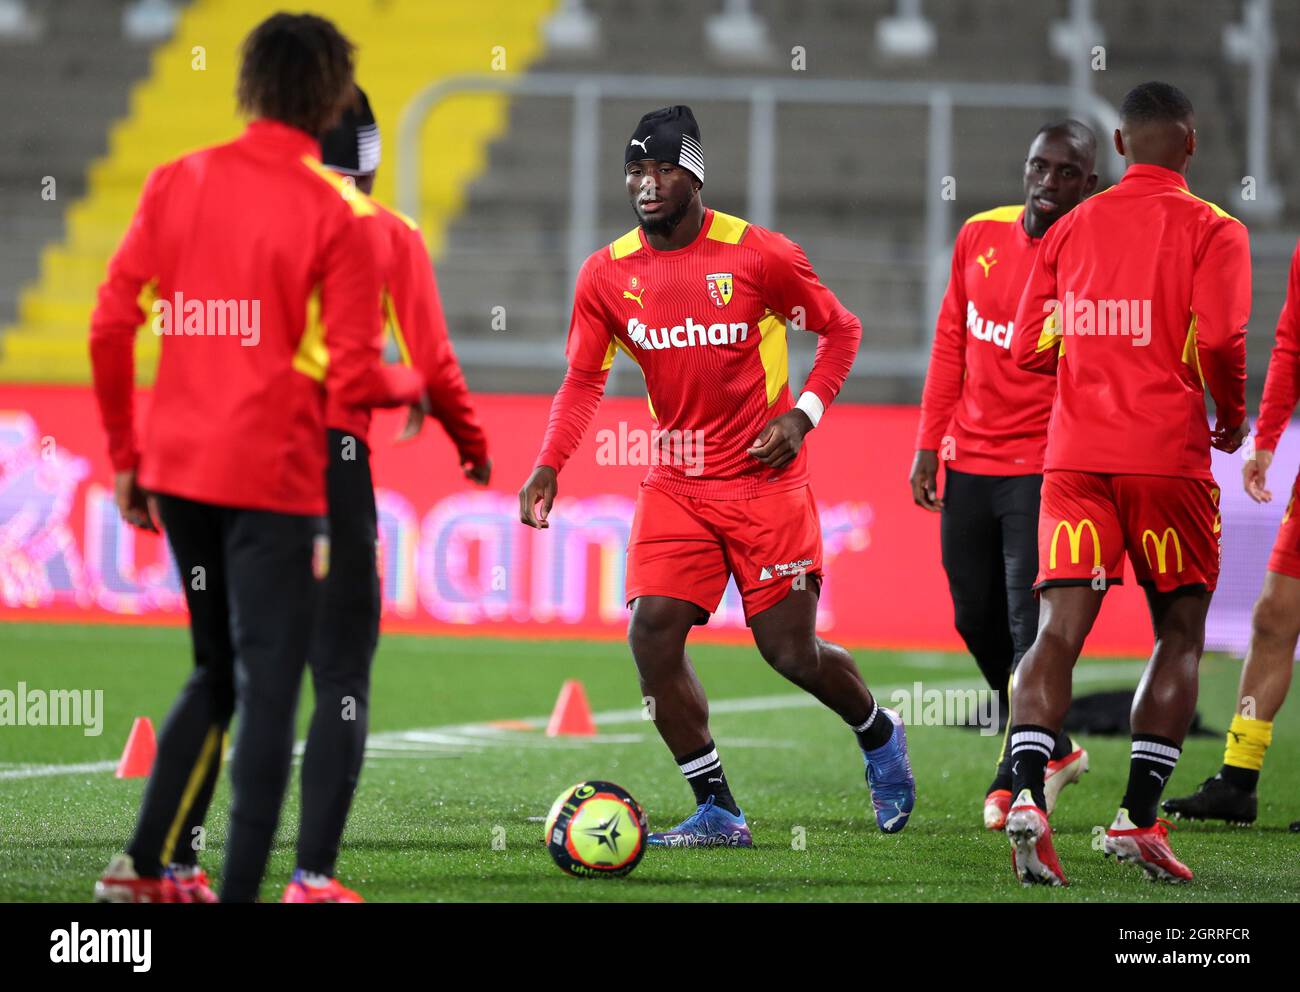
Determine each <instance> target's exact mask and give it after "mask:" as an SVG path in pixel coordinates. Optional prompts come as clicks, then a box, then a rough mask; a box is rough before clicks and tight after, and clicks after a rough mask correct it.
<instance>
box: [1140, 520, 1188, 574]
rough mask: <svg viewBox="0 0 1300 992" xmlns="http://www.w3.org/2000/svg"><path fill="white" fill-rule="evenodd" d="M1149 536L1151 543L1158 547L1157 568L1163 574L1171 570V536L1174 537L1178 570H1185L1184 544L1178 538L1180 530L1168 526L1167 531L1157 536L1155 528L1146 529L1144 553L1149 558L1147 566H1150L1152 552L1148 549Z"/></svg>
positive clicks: (1143, 536)
mask: <svg viewBox="0 0 1300 992" xmlns="http://www.w3.org/2000/svg"><path fill="white" fill-rule="evenodd" d="M1148 537H1149V538H1151V544H1152V545H1153V546H1154V547H1155V549H1156V564H1155V568H1156V571H1157V572H1159V573H1160V574H1161V575H1164V574H1165V572H1167V571H1168V570H1169V557H1168V555H1169V539H1170V538H1171V537H1172V538H1173V539H1174V553H1175V555H1176V557H1175V559H1174V560H1175V561H1176V562H1177V563H1178V571H1179V572H1181V571H1182V570H1183V545H1182V542H1180V541H1179V540H1178V532H1177V531H1176V530H1174V529H1173V528H1172V527H1166V528H1165V532H1164V533H1163V534H1161V535H1160V536H1159V537H1156V532H1155V531H1153V530H1144V531H1143V532H1142V555H1143V556H1144V557H1145V558H1146V560H1147V568H1150V567H1151V552H1150V551H1149V550H1147V538H1148Z"/></svg>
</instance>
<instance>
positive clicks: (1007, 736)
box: [998, 672, 1016, 765]
mask: <svg viewBox="0 0 1300 992" xmlns="http://www.w3.org/2000/svg"><path fill="white" fill-rule="evenodd" d="M1015 685H1016V673H1015V672H1012V673H1011V674H1010V675H1008V676H1007V727H1006V729H1005V730H1004V731H1002V750H1001V751H999V752H998V764H999V765H1000V764H1002V761H1003V759H1004V758H1006V756H1007V744H1008V743H1010V741H1011V693H1012V691H1013V690H1014V689H1015Z"/></svg>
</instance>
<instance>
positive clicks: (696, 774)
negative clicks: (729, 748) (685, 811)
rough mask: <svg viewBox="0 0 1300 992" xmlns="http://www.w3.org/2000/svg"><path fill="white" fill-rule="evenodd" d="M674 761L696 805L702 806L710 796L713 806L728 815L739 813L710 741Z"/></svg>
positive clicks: (719, 759)
mask: <svg viewBox="0 0 1300 992" xmlns="http://www.w3.org/2000/svg"><path fill="white" fill-rule="evenodd" d="M675 760H676V761H677V767H678V768H680V769H681V770H682V774H683V775H685V776H686V781H687V782H688V783H690V786H691V791H692V792H694V793H695V802H696V805H699V806H703V805H704V804H705V803H706V802H708V801H709V797H710V796H712V797H713V802H714V804H715V805H717V806H721V807H722V808H723V809H725V810H726V811H727V812H728V813H735V814H739V813H740V807H739V806H737V805H736V800H735V799H733V798H732V796H731V788H730V786H728V785H727V776H726V775H725V774H723V771H722V759H721V758H719V757H718V749H717V747H715V746H714V744H713V740H712V739H710V740H709V743H707V744H705V745H704V747H702V748H700V749H699V750H698V751H692V752H691V753H690V754H684V755H682V756H681V757H680V758H677V759H675Z"/></svg>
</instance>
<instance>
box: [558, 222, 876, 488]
mask: <svg viewBox="0 0 1300 992" xmlns="http://www.w3.org/2000/svg"><path fill="white" fill-rule="evenodd" d="M787 319H788V320H789V321H790V322H791V324H792V326H795V327H801V328H804V329H807V330H810V331H813V332H815V333H817V334H818V335H819V336H820V339H821V340H820V341H819V343H818V348H817V358H816V361H815V364H814V366H813V370H812V372H811V373H810V374H809V376H808V380H807V382H806V383H805V384H804V392H805V393H807V392H811V393H813V394H815V395H816V397H817V398H818V400H820V401H821V404H822V406H823V407H826V406H829V405H830V404H831V401H832V400H834V398H835V396H836V394H837V393H838V392H839V389H840V386H841V385H843V383H844V379H845V378H846V377H847V375H848V372H849V369H850V368H851V367H852V365H853V359H854V356H855V355H856V354H857V348H858V342H859V340H860V338H861V333H862V328H861V324H860V323H859V322H858V319H857V318H856V317H854V316H853V315H852V314H851V313H849V312H848V311H847V310H846V309H845V308H844V307H843V305H842V304H841V303H840V302H839V300H838V299H836V297H835V295H834V294H833V293H832V292H831V291H830V290H829V289H827V288H826V286H824V285H823V284H822V282H821V281H820V280H819V279H818V278H817V274H816V273H815V272H814V271H813V269H812V266H811V265H810V264H809V263H808V259H807V258H806V257H805V255H804V253H803V251H802V250H801V249H800V248H799V247H798V246H797V245H795V244H793V243H792V242H791V241H789V240H787V239H786V238H785V237H784V236H782V235H780V234H777V233H775V232H773V231H768V230H765V229H763V228H761V227H756V226H754V225H753V224H749V223H747V222H746V221H743V220H741V219H739V218H737V217H732V216H729V215H728V214H723V213H719V212H717V211H714V210H708V211H706V213H705V217H704V223H703V225H702V226H701V228H700V233H699V235H698V237H696V239H695V240H694V241H693V242H691V244H689V245H687V246H686V247H685V248H681V249H679V250H676V251H657V250H655V249H654V248H652V247H651V246H650V245H649V243H648V242H647V241H646V238H645V236H644V234H643V233H642V232H641V230H640V228H637V229H635V230H633V231H630V232H629V233H627V234H625V235H624V236H623V237H621V238H619V239H618V240H617V241H615V242H613V243H612V244H611V245H609V246H608V247H607V248H605V249H603V250H601V251H599V252H596V253H595V254H593V255H592V256H591V257H590V258H588V259H587V262H586V264H584V265H583V267H582V271H581V273H580V274H579V276H578V284H577V287H576V290H575V294H574V306H573V321H572V323H571V325H570V328H569V337H568V346H567V354H568V359H569V375H568V376H566V379H565V386H564V387H561V390H560V393H559V394H557V396H556V401H555V404H554V406H553V407H552V411H551V427H550V429H548V431H547V436H546V440H545V441H544V442H543V447H542V453H541V455H540V456H539V458H538V464H542V465H549V466H551V467H552V468H555V469H557V470H558V469H559V468H560V467H561V466H562V465H563V463H564V461H565V460H566V459H567V458H568V456H569V454H571V453H572V451H573V449H574V448H575V447H576V444H577V440H578V438H580V437H581V433H582V430H584V429H585V427H586V421H589V419H590V415H591V413H592V412H594V409H595V406H594V402H593V403H587V404H585V405H584V406H583V408H582V409H580V410H578V409H577V406H576V404H571V402H570V399H571V398H570V395H569V394H570V390H571V387H572V386H573V385H574V383H576V382H578V381H581V380H582V379H583V378H584V377H585V378H587V379H591V378H592V377H595V376H599V377H600V378H601V379H603V377H604V376H605V375H606V374H607V373H608V370H609V368H610V366H611V365H612V364H613V362H614V357H615V355H616V354H617V352H619V351H622V352H623V353H624V354H626V355H627V356H628V357H629V358H631V360H632V361H634V362H636V363H637V365H638V367H639V368H640V369H641V372H642V374H643V375H644V377H645V383H646V392H647V394H648V399H649V403H650V413H651V416H652V418H653V419H654V421H655V425H656V427H657V429H658V431H659V432H661V437H662V438H663V441H662V443H663V445H664V449H663V450H664V452H665V456H664V457H661V458H659V459H657V461H658V464H654V463H652V464H651V467H650V471H649V474H648V475H647V478H646V482H647V484H649V485H653V486H656V487H658V488H661V489H664V490H666V491H668V492H672V493H676V494H678V495H682V496H692V497H699V498H706V499H708V498H712V499H747V498H752V497H755V496H760V495H763V494H766V493H772V492H781V491H783V490H787V489H794V488H797V487H799V486H802V485H805V484H806V483H807V482H808V467H807V466H808V459H807V452H806V450H801V451H800V453H799V455H798V456H797V457H796V458H795V459H794V460H793V461H792V462H791V463H790V464H789V465H787V466H785V467H784V468H782V469H779V470H773V469H770V468H768V467H767V466H765V465H763V464H762V463H761V462H759V461H757V460H756V459H755V458H754V457H753V456H751V455H748V454H746V449H748V448H749V447H751V446H752V445H753V444H754V442H755V440H756V439H757V438H758V436H759V434H760V432H761V431H762V429H763V426H764V425H765V424H766V423H767V422H768V421H769V420H770V419H772V418H773V417H776V416H779V415H780V414H782V413H785V412H786V411H788V410H790V409H791V408H792V407H793V406H794V402H793V400H792V398H791V395H790V389H789V385H788V381H787V380H788V377H789V371H788V360H787V345H786V320H787ZM575 410H576V413H575ZM575 421H582V422H581V423H575ZM575 428H576V429H575ZM685 432H692V433H691V434H690V436H689V439H687V437H686V433H685ZM687 444H691V445H695V447H694V449H692V450H691V452H690V453H691V454H693V455H694V456H695V457H694V458H692V459H683V458H676V457H672V455H673V454H675V453H678V452H679V451H685V450H687V449H686V445H687ZM677 445H680V446H681V447H680V449H675V448H674V446H677Z"/></svg>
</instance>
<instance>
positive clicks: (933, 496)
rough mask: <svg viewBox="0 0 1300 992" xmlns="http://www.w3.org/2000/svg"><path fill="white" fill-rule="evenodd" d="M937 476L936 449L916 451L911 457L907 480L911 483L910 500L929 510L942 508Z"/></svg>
mask: <svg viewBox="0 0 1300 992" xmlns="http://www.w3.org/2000/svg"><path fill="white" fill-rule="evenodd" d="M938 478H939V453H938V452H937V451H918V452H917V453H916V457H915V458H914V459H912V474H911V475H910V476H908V481H909V482H910V483H911V484H912V502H913V503H915V504H916V505H917V506H920V507H924V508H925V509H927V510H930V511H938V510H940V509H942V508H943V500H941V499H939V490H938V483H937V480H938Z"/></svg>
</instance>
